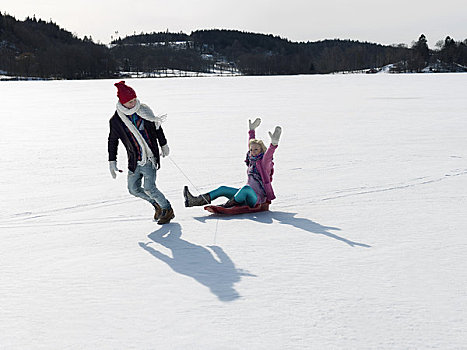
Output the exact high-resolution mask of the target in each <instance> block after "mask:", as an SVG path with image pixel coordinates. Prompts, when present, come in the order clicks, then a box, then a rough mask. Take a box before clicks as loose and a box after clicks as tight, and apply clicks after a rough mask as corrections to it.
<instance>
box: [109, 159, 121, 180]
mask: <svg viewBox="0 0 467 350" xmlns="http://www.w3.org/2000/svg"><path fill="white" fill-rule="evenodd" d="M109 170H110V175H112V177H113V178H114V179H115V178H116V177H117V173H122V172H123V171H122V170H119V169H118V168H117V161H115V160H112V161H110V162H109Z"/></svg>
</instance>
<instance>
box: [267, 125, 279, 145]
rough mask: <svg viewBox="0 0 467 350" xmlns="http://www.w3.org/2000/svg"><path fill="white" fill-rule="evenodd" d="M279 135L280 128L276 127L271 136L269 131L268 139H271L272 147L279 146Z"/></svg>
mask: <svg viewBox="0 0 467 350" xmlns="http://www.w3.org/2000/svg"><path fill="white" fill-rule="evenodd" d="M281 133H282V128H281V127H280V126H276V128H275V129H274V133H273V134H271V132H270V131H269V137H270V138H271V143H272V144H273V145H274V146H277V145H278V144H279V139H280V137H281Z"/></svg>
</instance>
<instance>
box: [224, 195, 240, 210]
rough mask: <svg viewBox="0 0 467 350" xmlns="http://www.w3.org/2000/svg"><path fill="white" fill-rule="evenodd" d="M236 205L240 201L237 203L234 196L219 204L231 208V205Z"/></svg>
mask: <svg viewBox="0 0 467 350" xmlns="http://www.w3.org/2000/svg"><path fill="white" fill-rule="evenodd" d="M236 205H240V203H238V202H237V201H236V200H235V197H232V198H230V199H229V200H228V201H227V202H225V203H224V204H221V205H220V206H221V207H224V208H232V207H235V206H236Z"/></svg>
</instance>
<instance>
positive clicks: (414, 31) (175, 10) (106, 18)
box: [0, 0, 467, 48]
mask: <svg viewBox="0 0 467 350" xmlns="http://www.w3.org/2000/svg"><path fill="white" fill-rule="evenodd" d="M0 11H1V12H2V13H3V14H5V13H8V14H10V15H12V16H15V17H16V18H17V19H18V20H24V19H25V18H26V17H27V16H30V17H32V16H33V15H35V16H36V18H38V19H39V18H41V19H43V20H46V21H48V20H50V19H51V20H52V21H54V22H55V23H56V24H58V25H59V26H60V27H62V28H64V29H65V30H68V31H70V32H72V33H74V34H76V35H77V36H78V37H80V38H83V37H84V36H85V35H86V36H91V37H92V38H93V40H94V41H96V42H97V41H100V42H102V43H104V44H107V43H109V42H110V40H111V37H115V36H116V35H115V32H117V31H118V34H117V36H120V37H124V36H127V35H131V34H134V33H137V34H139V33H141V32H144V33H151V32H160V31H165V30H167V29H168V30H169V31H171V32H179V31H182V32H184V33H186V34H190V33H191V31H194V30H198V29H237V30H242V31H248V32H255V33H264V34H273V35H278V36H281V37H282V38H287V39H289V40H291V41H318V40H323V39H335V38H339V39H353V40H359V41H368V42H374V43H380V44H387V45H390V44H398V43H405V44H408V45H411V43H412V41H414V40H417V39H418V38H419V36H420V34H422V33H423V34H425V35H426V37H427V39H428V44H429V46H430V48H434V46H435V43H436V42H437V41H438V40H444V39H445V38H446V36H448V35H449V36H451V37H452V38H454V39H455V40H456V41H461V40H464V39H467V0H444V1H439V2H432V1H426V0H425V1H420V0H392V1H387V2H377V1H368V0H353V1H349V0H324V1H313V0H288V1H286V0H281V1H275V0H274V1H267V0H234V1H222V0H198V1H195V0H192V1H190V0H185V1H181V0H168V1H167V0H166V1H161V0H133V1H128V0H125V1H124V0H114V1H109V0H75V1H67V0H40V1H37V0H0Z"/></svg>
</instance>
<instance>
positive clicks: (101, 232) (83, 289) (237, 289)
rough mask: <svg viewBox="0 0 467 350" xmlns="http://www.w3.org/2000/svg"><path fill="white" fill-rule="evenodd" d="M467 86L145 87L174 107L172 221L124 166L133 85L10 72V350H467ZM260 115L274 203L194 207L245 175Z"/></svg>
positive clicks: (165, 168) (6, 271) (409, 78)
mask: <svg viewBox="0 0 467 350" xmlns="http://www.w3.org/2000/svg"><path fill="white" fill-rule="evenodd" d="M466 78H467V76H466V75H465V74H442V75H441V74H429V75H387V74H377V75H327V76H293V77H236V78H226V77H224V78H184V79H141V80H136V79H135V80H130V79H129V80H127V83H128V84H129V85H130V86H132V87H134V88H135V90H136V92H137V94H138V97H139V98H140V99H141V101H143V102H146V103H148V104H149V105H150V106H151V107H153V109H154V110H155V111H156V112H160V113H168V119H167V121H166V123H165V125H164V130H165V133H166V136H167V138H168V141H169V146H170V148H171V156H170V157H169V158H164V159H163V161H162V167H161V169H160V171H159V172H158V185H159V187H160V188H161V189H162V190H163V191H164V193H165V194H166V195H167V197H168V198H169V200H171V202H172V204H173V207H174V209H175V215H176V217H175V219H174V221H173V222H172V223H171V224H169V225H165V226H158V225H157V224H156V223H154V222H153V221H152V220H151V218H152V214H153V212H152V208H150V207H149V206H148V205H147V204H146V203H144V202H143V201H141V200H138V199H136V198H134V197H131V196H130V195H129V194H128V193H127V190H126V175H125V174H121V175H119V176H118V177H117V179H116V180H113V179H112V178H111V176H110V174H109V171H108V163H107V133H108V119H109V118H110V116H111V115H112V114H113V112H114V108H115V102H116V91H115V90H116V89H115V87H114V86H113V83H114V82H115V81H111V80H97V81H48V82H34V81H32V82H0V92H1V96H2V101H3V104H2V122H3V125H2V128H1V129H0V154H1V162H0V167H1V169H0V170H1V172H0V173H1V177H0V198H1V201H0V238H1V246H0V300H1V303H0V329H1V331H0V348H1V349H7V350H20V349H21V350H22V349H268V350H269V349H280V350H282V349H426V348H433V349H465V346H466V345H465V344H466V343H467V333H466V332H465V324H467V306H466V305H467V292H466V291H467V260H466V259H465V249H466V247H467V235H466V233H467V218H466V215H465V208H466V205H467V137H466V134H467V118H466V115H465V111H466V110H467V99H466V98H465V86H466ZM257 116H261V117H262V119H263V123H262V125H261V126H260V127H259V129H258V130H257V136H259V137H261V138H263V139H265V140H268V136H267V132H268V131H270V130H273V128H274V126H276V125H281V126H282V127H283V137H282V139H281V141H280V144H279V148H278V150H277V152H276V155H275V164H276V166H275V175H274V183H273V184H274V188H275V192H276V194H277V197H278V198H277V199H276V200H275V201H274V202H273V204H272V205H271V210H270V211H269V212H263V213H258V214H255V215H241V216H236V217H216V216H212V215H209V213H207V212H206V211H204V210H203V209H202V208H199V207H198V208H185V207H184V206H183V199H182V189H183V186H184V185H185V184H186V185H189V187H190V189H191V190H192V192H194V193H198V191H200V192H201V193H204V192H206V191H209V190H211V189H213V188H215V187H217V186H219V185H222V184H226V185H231V186H241V185H242V184H243V183H244V181H245V165H244V163H243V160H244V156H245V153H246V140H247V128H248V119H249V118H253V117H257ZM125 163H126V155H125V152H124V150H123V148H122V149H120V152H119V165H120V166H121V167H123V168H124V167H125ZM187 178H188V179H189V180H188V179H187ZM190 182H191V183H190ZM195 187H196V188H195ZM219 202H221V201H219Z"/></svg>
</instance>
